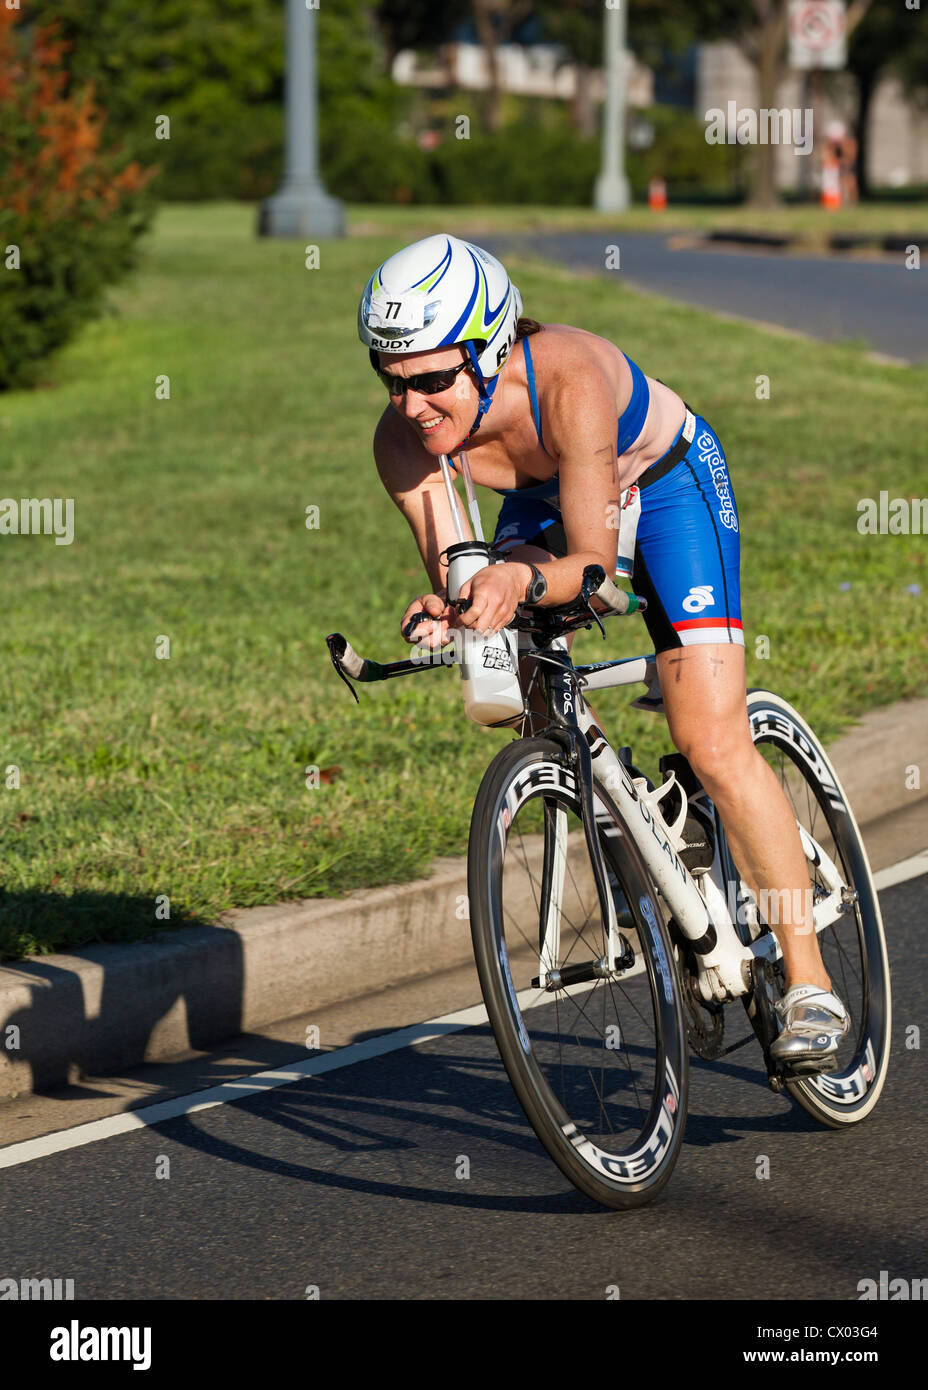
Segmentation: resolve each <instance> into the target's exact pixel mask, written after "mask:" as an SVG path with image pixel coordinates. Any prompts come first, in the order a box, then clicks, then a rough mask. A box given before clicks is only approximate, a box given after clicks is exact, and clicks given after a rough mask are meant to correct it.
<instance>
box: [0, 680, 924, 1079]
mask: <svg viewBox="0 0 928 1390" xmlns="http://www.w3.org/2000/svg"><path fill="white" fill-rule="evenodd" d="M829 752H830V756H831V758H832V761H833V762H834V765H835V767H836V769H837V772H838V776H839V777H840V778H841V780H842V782H843V784H844V787H845V790H846V792H847V794H848V797H849V798H850V801H851V804H852V806H853V807H854V810H855V814H856V815H857V819H858V822H859V823H860V825H861V826H865V825H867V824H869V823H870V822H872V821H876V820H878V819H880V818H881V817H883V816H886V815H888V814H890V813H891V812H893V811H897V810H901V809H904V808H908V807H911V806H913V805H914V804H915V803H916V802H917V801H919V800H920V799H922V798H925V797H926V795H928V785H926V787H925V788H924V790H909V789H907V787H906V777H907V773H906V770H907V769H908V768H910V767H912V766H913V765H914V766H917V767H919V768H921V769H923V770H924V771H925V773H926V782H928V698H926V699H920V700H909V701H902V702H899V703H898V704H896V705H892V706H890V707H888V708H886V709H881V710H876V711H874V712H872V713H870V714H868V715H866V716H864V718H863V720H862V721H861V723H860V725H859V726H858V727H856V728H854V729H853V730H852V731H851V732H849V733H848V734H846V735H844V736H843V737H842V738H840V739H839V740H838V741H837V742H836V743H834V744H833V745H832V746H831V748H830V750H829ZM926 810H928V803H926ZM466 894H467V867H466V861H465V860H464V859H456V858H455V859H447V858H446V859H437V860H435V862H434V864H433V873H432V876H431V877H430V878H427V879H420V880H418V881H416V882H414V883H407V884H402V885H392V886H388V887H385V888H366V889H362V890H360V891H359V892H356V893H352V894H350V895H348V896H347V897H346V898H343V899H334V900H333V899H321V898H313V899H308V900H305V901H302V902H295V903H282V904H279V905H277V906H273V907H259V908H247V909H238V910H236V911H234V912H230V913H228V914H226V916H225V917H224V918H223V920H222V922H221V923H219V924H217V925H216V926H213V927H192V928H187V929H182V930H180V931H178V932H174V933H171V934H170V935H166V936H164V937H163V938H161V939H158V940H155V941H153V942H151V943H138V944H135V945H129V946H115V945H113V946H110V945H103V946H91V947H88V948H86V949H84V950H80V951H76V952H74V953H73V954H72V955H49V956H33V957H29V958H27V959H26V960H23V961H19V962H16V963H14V964H12V965H9V966H6V967H4V968H2V969H0V1039H2V1041H3V1046H2V1047H0V1099H6V1098H10V1097H13V1096H16V1095H24V1094H28V1093H30V1092H32V1091H34V1090H39V1089H48V1088H51V1087H55V1086H61V1085H65V1084H69V1083H74V1082H76V1081H78V1080H79V1079H80V1078H81V1076H83V1075H95V1074H96V1075H99V1074H105V1073H106V1072H114V1071H125V1070H127V1069H128V1068H130V1067H133V1066H137V1065H139V1064H140V1063H143V1062H156V1061H165V1060H167V1059H169V1058H171V1057H176V1056H178V1055H179V1054H181V1053H184V1052H187V1051H189V1050H191V1049H193V1050H204V1049H206V1048H208V1047H210V1046H213V1045H215V1044H217V1043H220V1042H222V1041H223V1040H224V1039H225V1038H229V1037H233V1036H236V1035H237V1034H239V1033H246V1032H254V1031H257V1030H259V1029H261V1028H262V1027H265V1026H267V1025H268V1024H271V1023H275V1022H277V1021H279V1020H280V1019H284V1018H292V1017H295V1016H296V1015H299V1014H307V1013H309V1012H311V1011H312V1010H313V1009H321V1008H323V1007H325V1006H326V1005H329V1004H335V1003H339V1002H341V1001H343V1000H346V999H351V998H356V997H359V996H361V995H364V994H366V993H370V992H372V991H374V990H378V989H383V988H385V987H386V986H388V985H398V984H401V983H403V982H405V981H408V980H412V979H415V978H417V977H422V976H425V975H430V974H433V973H435V972H437V971H440V970H446V969H449V968H451V967H453V966H457V965H462V964H464V963H466V962H467V961H468V960H469V959H471V942H470V931H469V929H468V923H467V913H466Z"/></svg>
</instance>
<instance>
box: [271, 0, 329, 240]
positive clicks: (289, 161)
mask: <svg viewBox="0 0 928 1390" xmlns="http://www.w3.org/2000/svg"><path fill="white" fill-rule="evenodd" d="M286 55H287V76H286V89H285V105H286V157H285V165H284V181H283V184H282V185H281V187H280V188H279V189H278V191H277V192H276V193H274V194H273V195H272V196H271V197H270V198H265V200H264V202H263V203H262V204H261V210H260V214H259V217H258V235H259V236H273V237H309V236H311V237H319V238H324V237H337V236H344V234H345V212H344V207H343V205H342V203H341V202H340V201H339V199H338V198H332V197H330V196H329V194H328V193H326V191H325V188H324V187H323V184H322V180H321V178H320V177H319V133H318V125H317V120H316V114H317V104H318V103H317V92H316V9H315V7H313V8H310V7H309V0H287V38H286Z"/></svg>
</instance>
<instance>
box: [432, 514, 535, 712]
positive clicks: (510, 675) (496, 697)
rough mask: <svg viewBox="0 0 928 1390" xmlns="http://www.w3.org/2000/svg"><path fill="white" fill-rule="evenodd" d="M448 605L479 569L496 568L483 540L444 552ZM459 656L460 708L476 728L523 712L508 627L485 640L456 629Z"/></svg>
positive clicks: (495, 559) (515, 650)
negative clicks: (461, 685) (446, 557)
mask: <svg viewBox="0 0 928 1390" xmlns="http://www.w3.org/2000/svg"><path fill="white" fill-rule="evenodd" d="M447 553H448V601H449V603H454V602H456V600H457V599H458V598H460V595H461V585H462V584H463V583H464V582H465V580H467V579H470V578H472V577H473V575H475V574H476V573H477V571H478V570H482V569H486V567H487V565H492V564H494V563H498V558H499V557H497V556H495V555H492V554H491V552H490V547H489V546H488V545H487V544H486V542H485V541H460V542H459V543H458V544H457V545H449V547H448V552H447ZM455 642H456V644H457V646H456V652H457V653H460V657H461V678H462V681H463V693H464V709H465V712H466V714H467V717H468V719H472V720H473V721H474V723H475V724H499V723H501V722H502V721H503V720H506V719H512V718H513V717H514V716H515V715H519V714H521V713H522V711H523V708H524V702H523V698H522V687H521V686H520V684H519V662H518V647H517V644H516V639H515V634H514V633H512V632H510V631H509V630H508V628H503V630H502V631H501V632H497V633H495V634H494V635H493V636H492V637H484V636H483V635H482V633H479V632H474V631H472V630H471V629H469V628H457V629H456V630H455Z"/></svg>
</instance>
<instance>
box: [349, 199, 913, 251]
mask: <svg viewBox="0 0 928 1390" xmlns="http://www.w3.org/2000/svg"><path fill="white" fill-rule="evenodd" d="M351 211H352V217H351V221H350V234H351V235H353V236H367V235H383V236H391V235H392V236H395V237H398V238H401V239H403V240H406V241H413V240H415V238H416V237H417V236H428V235H429V234H430V233H432V232H439V231H442V230H443V229H444V228H445V227H450V226H452V225H453V226H455V227H457V228H458V229H459V230H460V232H461V234H462V235H463V236H469V237H471V238H473V237H476V236H478V235H480V234H483V235H487V236H489V235H490V234H491V233H502V232H545V231H550V232H563V231H590V232H595V231H599V230H607V229H610V230H615V229H616V228H619V229H625V230H627V231H630V232H649V231H660V232H707V231H711V230H713V229H719V230H722V229H727V230H732V229H740V230H742V231H743V230H755V231H764V232H785V233H790V234H792V235H793V236H795V237H797V238H798V239H799V245H798V246H797V248H796V249H802V250H807V251H813V252H816V251H818V252H820V251H824V250H825V249H826V245H827V241H828V238H829V237H830V236H831V235H832V234H833V233H835V232H860V233H866V234H869V235H872V236H874V237H876V236H887V235H889V234H891V233H896V234H901V235H910V234H919V235H921V236H924V235H925V234H926V232H928V203H924V202H912V203H895V202H889V203H863V204H858V205H857V207H845V208H839V209H837V210H835V211H833V212H825V211H823V210H822V208H820V207H818V206H817V205H816V204H803V205H798V206H795V207H781V208H775V209H773V210H772V211H770V212H763V213H762V212H758V211H757V210H756V209H755V208H750V207H747V206H743V205H742V206H735V207H721V208H720V207H712V206H697V205H694V204H683V203H681V204H673V203H671V205H670V206H669V207H668V208H667V210H666V211H665V212H661V213H655V212H652V211H651V209H650V208H648V207H647V206H645V205H644V204H641V203H636V204H635V205H634V206H633V207H631V208H629V209H628V211H627V212H624V213H622V214H621V215H615V214H613V213H600V212H596V211H595V210H594V209H593V208H587V207H576V208H573V207H556V208H550V207H534V206H531V205H529V204H524V205H522V204H519V205H512V206H508V207H415V206H413V207H391V206H388V205H384V204H358V205H357V206H356V207H354V208H352V210H351Z"/></svg>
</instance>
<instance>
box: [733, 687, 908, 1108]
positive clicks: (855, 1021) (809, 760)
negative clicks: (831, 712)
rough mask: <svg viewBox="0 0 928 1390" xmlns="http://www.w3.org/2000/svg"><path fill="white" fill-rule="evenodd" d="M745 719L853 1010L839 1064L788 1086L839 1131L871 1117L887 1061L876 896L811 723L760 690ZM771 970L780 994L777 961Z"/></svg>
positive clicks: (826, 952) (826, 957)
mask: <svg viewBox="0 0 928 1390" xmlns="http://www.w3.org/2000/svg"><path fill="white" fill-rule="evenodd" d="M748 718H749V720H750V725H751V736H752V738H753V740H754V744H755V747H756V748H757V749H758V751H759V752H760V753H761V755H762V756H763V757H764V759H765V760H766V761H767V763H768V764H769V765H770V767H772V768H773V771H774V772H775V774H776V776H777V780H778V781H779V783H780V786H781V787H782V788H783V791H784V793H785V795H786V799H787V801H788V802H789V803H790V806H791V807H792V809H793V812H794V814H795V816H796V819H797V821H798V822H799V825H800V826H801V827H802V828H803V829H804V830H805V831H806V832H807V836H808V838H807V839H804V845H805V848H806V858H807V864H808V869H809V877H810V880H811V885H812V892H813V901H814V904H815V907H816V911H817V913H819V914H821V913H823V912H824V913H826V914H827V916H828V917H830V918H831V919H832V920H831V921H830V922H829V924H828V925H827V926H826V927H824V929H823V930H821V931H820V932H819V933H818V943H819V947H820V949H821V953H822V959H823V961H824V963H825V969H826V970H827V971H828V974H829V976H830V977H831V982H832V987H833V989H834V990H835V992H836V993H837V994H838V996H839V997H840V999H841V1000H842V1002H843V1003H844V1005H845V1007H846V1008H847V1009H848V1010H849V1012H850V1015H851V1026H850V1028H849V1030H848V1032H847V1033H846V1034H845V1037H844V1040H843V1042H842V1043H841V1046H840V1048H839V1050H838V1055H837V1065H836V1069H835V1070H834V1071H830V1072H821V1073H818V1074H813V1075H810V1076H805V1077H801V1078H796V1079H792V1080H788V1081H787V1082H786V1085H787V1089H788V1090H789V1092H790V1094H791V1095H792V1096H793V1097H794V1098H795V1099H796V1100H797V1101H798V1102H799V1104H800V1105H801V1106H802V1107H803V1109H804V1110H807V1111H808V1112H809V1114H810V1115H813V1116H814V1117H815V1118H816V1119H817V1120H820V1121H821V1122H822V1123H823V1124H827V1125H831V1126H832V1127H834V1128H840V1127H842V1126H843V1125H848V1124H854V1123H856V1122H857V1121H858V1120H862V1119H864V1118H865V1116H867V1115H869V1113H870V1111H871V1110H872V1109H873V1107H874V1106H875V1105H876V1103H877V1101H878V1100H879V1097H880V1093H881V1091H882V1089H883V1083H884V1082H885V1080H886V1071H887V1068H888V1066H889V1034H890V1023H891V1001H890V982H889V962H888V959H887V954H886V939H885V935H884V932H883V920H882V917H881V915H880V904H879V899H878V898H877V894H876V889H875V888H874V886H873V878H872V876H871V873H870V864H869V861H868V859H867V852H866V850H865V849H864V845H863V841H862V839H861V836H860V831H859V829H858V827H857V822H856V821H855V819H854V814H853V812H852V810H851V808H850V805H849V804H848V801H847V797H846V796H845V794H844V791H843V789H842V787H841V784H840V782H839V781H838V777H837V774H836V773H835V770H834V768H833V767H832V765H831V763H830V762H829V760H828V758H827V756H826V754H825V752H824V749H823V748H822V746H821V744H820V743H819V742H818V740H817V739H816V737H815V735H814V734H813V733H812V731H811V729H809V727H808V725H806V724H805V723H804V722H803V720H802V719H801V718H800V716H799V715H798V714H797V713H796V711H795V710H794V709H793V708H792V707H791V706H790V705H788V704H787V703H786V701H785V700H782V699H780V697H779V696H777V695H772V694H771V693H770V692H769V691H765V690H753V691H751V692H750V693H749V695H748ZM816 847H818V850H820V851H823V854H817V852H816ZM832 866H833V867H832ZM835 870H836V871H837V878H836V876H835ZM772 973H773V979H774V985H775V990H776V992H777V993H778V994H782V993H783V989H784V983H785V972H784V966H783V961H782V959H780V960H777V962H776V963H775V965H774V966H773V970H772Z"/></svg>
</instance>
